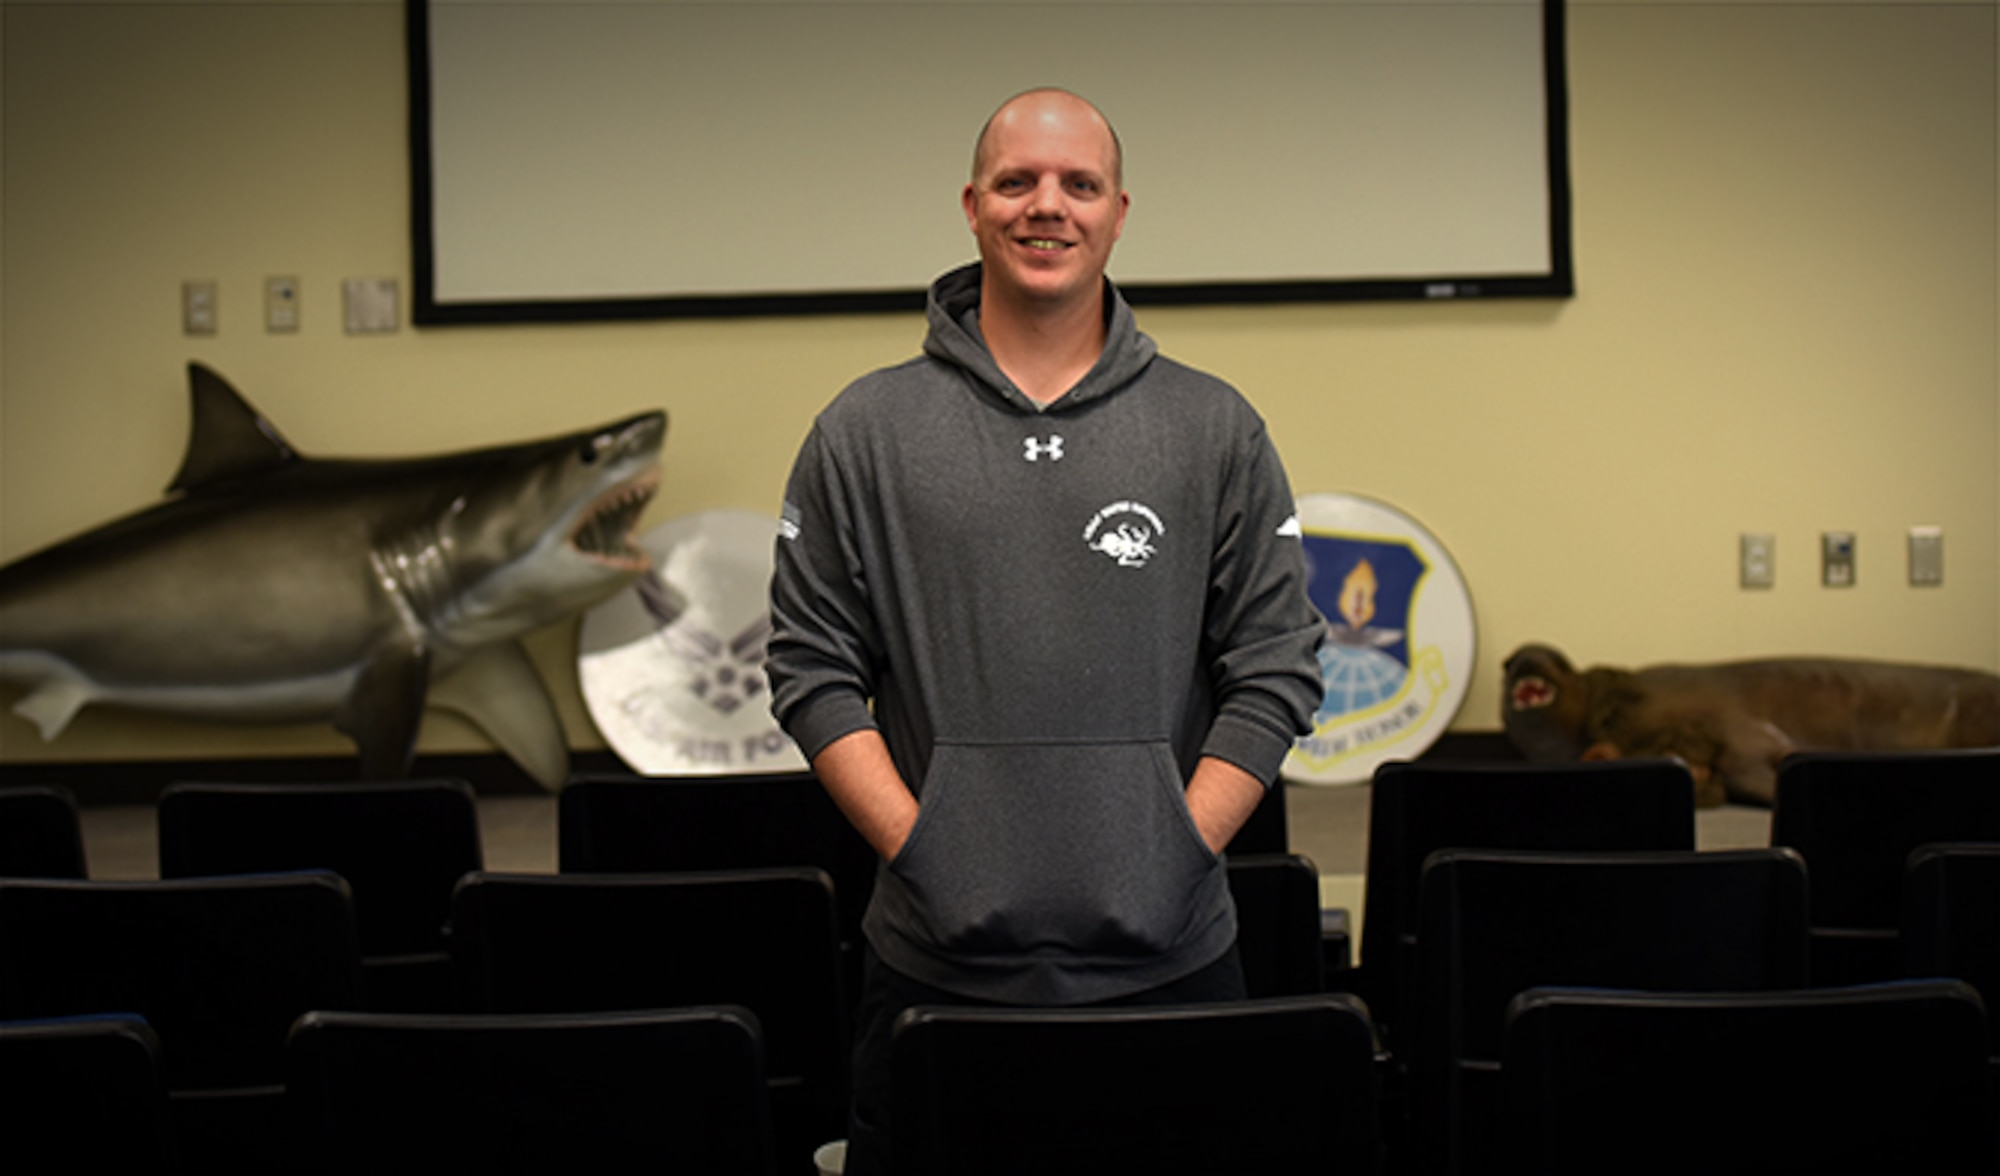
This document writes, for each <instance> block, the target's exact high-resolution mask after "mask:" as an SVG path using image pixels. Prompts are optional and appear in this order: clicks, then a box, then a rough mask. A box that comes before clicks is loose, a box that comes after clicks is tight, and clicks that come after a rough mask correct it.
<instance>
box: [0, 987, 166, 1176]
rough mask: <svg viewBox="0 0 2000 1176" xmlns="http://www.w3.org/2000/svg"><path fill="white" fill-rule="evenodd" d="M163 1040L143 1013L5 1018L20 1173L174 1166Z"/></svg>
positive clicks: (7, 1098) (0, 1103)
mask: <svg viewBox="0 0 2000 1176" xmlns="http://www.w3.org/2000/svg"><path fill="white" fill-rule="evenodd" d="M166 1091H167V1088H166V1080H165V1075H164V1072H163V1070H162V1066H161V1062H160V1039H159V1038H158V1037H157V1036H155V1035H154V1033H153V1031H152V1029H151V1027H149V1026H148V1025H147V1024H146V1020H145V1018H143V1017H140V1016H137V1015H134V1014H129V1013H127V1014H107V1015H102V1016H89V1017H63V1018H58V1019H54V1020H43V1021H0V1107H5V1108H7V1109H6V1114H5V1121H6V1124H7V1128H6V1132H5V1166H6V1169H7V1171H8V1172H9V1173H11V1174H13V1176H37V1174H40V1173H50V1174H52V1176H53V1174H54V1173H71V1172H164V1171H168V1170H170V1169H171V1168H172V1166H173V1164H172V1155H173V1153H172V1149H171V1147H170V1144H169V1138H170V1136H169V1132H168V1128H167V1114H166V1109H167V1103H166Z"/></svg>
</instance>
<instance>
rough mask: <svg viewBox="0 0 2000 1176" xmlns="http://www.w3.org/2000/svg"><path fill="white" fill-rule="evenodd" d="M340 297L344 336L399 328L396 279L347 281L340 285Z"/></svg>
mask: <svg viewBox="0 0 2000 1176" xmlns="http://www.w3.org/2000/svg"><path fill="white" fill-rule="evenodd" d="M341 295H342V302H343V303H344V307H343V309H344V310H345V311H346V318H347V333H348V334H350V335H366V334H374V333H378V332H382V331H393V330H395V329H396V327H397V326H398V325H399V318H398V313H397V305H396V301H397V300H396V279H394V278H349V279H347V280H346V281H345V282H342V283H341Z"/></svg>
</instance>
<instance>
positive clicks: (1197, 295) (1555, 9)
mask: <svg viewBox="0 0 2000 1176" xmlns="http://www.w3.org/2000/svg"><path fill="white" fill-rule="evenodd" d="M1540 2H1541V8H1542V60H1543V69H1544V76H1543V84H1544V86H1545V103H1544V109H1545V112H1546V121H1547V128H1546V148H1547V155H1546V158H1547V165H1548V166H1547V182H1548V234H1549V261H1550V264H1549V268H1548V272H1546V273H1524V274H1502V275H1480V276H1473V277H1468V276H1461V275H1452V274H1438V275H1433V276H1425V277H1411V278H1389V279H1326V280H1307V281H1282V282H1267V281H1241V282H1235V281H1226V282H1189V283H1174V282H1136V283H1131V284H1126V283H1120V284H1119V289H1120V291H1121V292H1123V294H1124V295H1125V297H1126V300H1127V301H1129V302H1130V303H1131V304H1132V305H1134V306H1245V305H1274V304H1283V303H1331V302H1407V301H1427V302H1448V301H1457V300H1462V299H1488V298H1571V297H1574V296H1575V294H1576V276H1575V261H1574V247H1573V243H1572V239H1571V192H1570V176H1569V84H1568V72H1569V71H1568V56H1567V49H1566V46H1567V42H1568V38H1567V33H1566V23H1565V13H1564V0H1540ZM404 11H405V19H406V41H407V47H408V69H409V94H410V102H409V116H410V122H409V150H410V158H409V164H410V224H411V278H412V283H413V285H414V297H413V300H412V301H413V306H412V310H411V318H412V321H413V322H414V323H415V324H416V325H418V326H453V325H491V324H502V323H579V322H618V321H634V320H648V319H679V318H744V317H759V316H785V315H841V314H902V313H911V312H916V311H921V310H922V309H923V307H924V299H925V287H924V286H912V287H910V288H908V289H902V290H854V291H842V290H829V291H818V292H806V293H797V292H787V293H778V294H754V293H750V294H729V295H719V296H657V297H635V298H623V297H621V298H578V299H551V300H537V299H509V300H491V301H488V300H477V301H475V300H465V301H453V302H440V301H439V300H438V298H437V281H436V277H437V270H436V240H435V227H434V212H435V209H434V202H433V190H432V174H433V173H432V155H431V147H432V144H431V125H432V122H431V84H430V74H429V62H430V4H429V0H404Z"/></svg>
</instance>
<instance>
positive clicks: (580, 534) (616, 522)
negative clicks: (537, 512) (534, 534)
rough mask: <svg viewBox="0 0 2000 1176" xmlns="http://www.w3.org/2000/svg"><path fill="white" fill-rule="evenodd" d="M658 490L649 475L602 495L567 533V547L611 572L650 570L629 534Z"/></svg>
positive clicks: (655, 475) (652, 474) (655, 478)
mask: <svg viewBox="0 0 2000 1176" xmlns="http://www.w3.org/2000/svg"><path fill="white" fill-rule="evenodd" d="M659 488H660V475H659V473H658V472H657V471H652V472H648V473H644V474H641V475H640V476H638V477H636V478H633V479H632V480H631V481H629V482H621V483H620V484H618V485H617V486H614V487H612V488H611V489H610V490H607V491H605V492H604V494H603V495H602V496H600V497H599V498H598V500H597V501H596V502H593V503H591V504H590V509H589V510H588V511H586V512H584V516H583V518H582V519H581V520H580V521H579V522H578V523H577V524H576V526H575V528H574V529H572V530H571V531H570V533H569V545H570V546H571V547H573V548H575V549H576V551H577V553H578V554H580V555H583V556H585V557H587V558H590V559H593V560H596V561H597V562H598V563H602V564H609V565H610V566H612V567H615V568H623V569H626V570H628V571H634V572H643V571H645V570H646V569H647V568H649V567H652V566H653V561H652V560H651V559H649V558H647V556H646V553H645V552H644V551H642V550H640V548H639V546H638V545H637V544H635V543H633V542H632V537H633V536H632V533H633V531H634V530H635V529H636V528H637V527H638V525H639V516H640V515H642V514H644V513H645V511H646V504H647V503H649V502H651V501H652V500H653V492H654V491H655V490H658V489H659Z"/></svg>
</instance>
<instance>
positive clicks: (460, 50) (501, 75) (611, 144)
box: [407, 0, 1573, 324]
mask: <svg viewBox="0 0 2000 1176" xmlns="http://www.w3.org/2000/svg"><path fill="white" fill-rule="evenodd" d="M407 2H408V11H409V33H410V82H411V127H410V131H411V134H410V140H411V165H412V166H411V175H412V197H413V200H412V205H413V207H412V224H413V238H414V246H415V259H414V260H415V265H414V271H415V285H416V290H415V295H416V297H415V302H416V306H415V310H414V317H415V318H416V320H417V322H419V323H427V324H444V323H460V322H507V321H523V322H546V321H563V320H580V319H614V318H641V317H666V316H675V315H731V314H783V313H824V312H854V311H875V310H909V309H915V308H918V307H921V305H922V293H921V292H922V289H923V288H924V287H925V286H927V285H928V283H929V282H930V280H931V279H932V278H933V277H935V276H936V275H937V274H939V273H942V272H943V271H945V270H947V269H950V268H951V267H953V266H955V265H957V264H959V263H961V262H963V261H966V260H970V259H971V258H972V257H973V255H974V243H973V240H972V237H971V235H970V233H969V232H968V230H967V227H966V224H965V220H964V216H963V214H962V212H961V211H960V207H959V200H958V193H959V190H960V189H961V188H962V187H963V185H964V183H965V181H966V178H967V172H968V170H969V167H970V162H971V153H972V142H973V138H974V136H975V135H976V133H977V131H978V128H979V127H980V125H981V124H982V123H983V121H984V120H985V118H986V116H987V115H988V114H990V113H991V111H992V110H993V108H994V107H995V106H997V105H999V103H1000V102H1001V101H1003V100H1004V99H1005V98H1007V97H1008V96H1009V95H1011V94H1014V93H1017V92H1019V91H1020V90H1023V89H1027V88H1030V87H1033V86H1039V85H1058V86H1064V87H1066V88H1069V89H1073V90H1076V91H1078V92H1079V93H1082V94H1084V95H1085V96H1086V97H1089V98H1090V99H1092V100H1093V101H1095V102H1096V103H1097V104H1098V105H1099V106H1100V107H1101V108H1102V109H1103V110H1104V111H1105V112H1106V114H1107V115H1108V116H1109V117H1110V118H1111V120H1112V122H1113V123H1114V124H1115V125H1116V126H1117V128H1118V131H1119V134H1120V136H1121V138H1122V140H1123V142H1124V145H1125V151H1126V172H1125V181H1126V187H1127V189H1128V190H1129V191H1130V192H1131V194H1132V211H1131V215H1130V218H1129V220H1128V222H1127V225H1126V230H1125V235H1124V237H1123V239H1122V240H1121V241H1120V243H1119V245H1118V247H1117V250H1116V252H1115V253H1114V255H1113V257H1112V267H1111V276H1112V277H1113V278H1114V279H1115V280H1116V281H1118V283H1119V284H1120V286H1121V287H1122V288H1123V289H1124V290H1125V291H1126V292H1127V295H1128V296H1129V297H1130V298H1131V300H1132V301H1133V302H1135V303H1140V304H1147V303H1151V304H1160V303H1182V304H1188V303H1228V302H1277V301H1320V300H1343V299H1398V298H1465V297H1496V296H1540V297H1563V296H1567V295H1569V294H1570V293H1571V292H1572V290H1573V277H1572V263H1571V257H1570V232H1569V181H1568V161H1567V145H1566V121H1567V114H1566V97H1565V84H1564V64H1563V52H1562V50H1563V22H1562V0H1394V2H1389V3H1383V2H1365V0H1289V2H1286V0H1279V2H1257V0H1185V2H1182V0H1108V2H1097V3H1048V2H1043V3H1020V2H1008V0H883V2H877V3H856V2H853V0H790V2H783V3H779V2H765V0H729V2H725V3H694V2H683V0H407Z"/></svg>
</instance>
